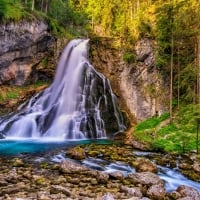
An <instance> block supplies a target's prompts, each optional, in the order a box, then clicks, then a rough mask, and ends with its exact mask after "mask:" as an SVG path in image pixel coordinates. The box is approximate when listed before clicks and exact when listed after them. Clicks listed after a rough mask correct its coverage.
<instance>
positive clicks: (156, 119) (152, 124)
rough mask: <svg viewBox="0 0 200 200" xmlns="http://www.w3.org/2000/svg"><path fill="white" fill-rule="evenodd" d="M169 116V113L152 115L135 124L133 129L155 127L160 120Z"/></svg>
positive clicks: (142, 129)
mask: <svg viewBox="0 0 200 200" xmlns="http://www.w3.org/2000/svg"><path fill="white" fill-rule="evenodd" d="M168 118H169V113H165V114H163V115H161V116H160V117H156V116H155V117H152V118H149V119H147V120H145V121H143V122H141V123H139V124H138V125H136V127H135V131H136V132H137V131H144V130H146V129H153V128H156V126H157V125H159V124H160V123H161V122H162V121H164V120H166V119H168Z"/></svg>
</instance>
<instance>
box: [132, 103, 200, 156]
mask: <svg viewBox="0 0 200 200" xmlns="http://www.w3.org/2000/svg"><path fill="white" fill-rule="evenodd" d="M168 117H169V114H168V113H166V114H164V115H162V116H161V117H159V118H156V117H153V118H150V119H147V120H145V121H143V122H141V123H139V124H138V125H137V126H136V127H135V131H134V135H135V137H136V138H137V139H138V140H141V141H144V142H148V143H150V144H151V145H152V148H153V149H154V150H155V151H164V152H178V153H185V152H188V151H193V150H195V149H196V129H197V119H198V118H200V110H199V109H198V105H194V104H190V105H187V106H185V105H184V106H183V107H181V109H180V111H179V112H177V114H176V115H175V117H174V122H173V123H171V124H169V123H166V124H165V123H164V122H165V120H166V119H168ZM162 123H164V125H162ZM199 145H200V144H199Z"/></svg>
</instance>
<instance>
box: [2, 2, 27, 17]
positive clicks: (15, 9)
mask: <svg viewBox="0 0 200 200" xmlns="http://www.w3.org/2000/svg"><path fill="white" fill-rule="evenodd" d="M28 16H29V15H28V12H26V10H25V9H24V8H23V7H22V5H21V3H20V2H19V1H10V0H1V1H0V21H3V20H4V21H8V20H14V21H19V20H20V19H22V18H24V17H28Z"/></svg>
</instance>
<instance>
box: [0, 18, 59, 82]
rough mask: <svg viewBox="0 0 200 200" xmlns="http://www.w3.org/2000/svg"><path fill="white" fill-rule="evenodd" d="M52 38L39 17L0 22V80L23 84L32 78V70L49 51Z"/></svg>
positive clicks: (46, 26)
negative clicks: (31, 19) (29, 19)
mask: <svg viewBox="0 0 200 200" xmlns="http://www.w3.org/2000/svg"><path fill="white" fill-rule="evenodd" d="M54 40H55V39H54V37H53V36H51V35H50V33H49V32H48V25H47V24H46V23H45V22H43V21H30V22H28V21H21V22H19V23H14V22H10V23H8V24H0V84H11V85H13V84H14V85H23V84H24V83H26V82H30V81H32V80H31V78H36V77H35V74H33V71H37V70H36V68H37V65H39V63H40V62H41V61H42V59H43V58H44V57H45V56H47V55H49V54H51V53H52V52H51V51H50V50H49V49H50V47H51V45H52V44H53V41H54ZM30 76H32V77H30Z"/></svg>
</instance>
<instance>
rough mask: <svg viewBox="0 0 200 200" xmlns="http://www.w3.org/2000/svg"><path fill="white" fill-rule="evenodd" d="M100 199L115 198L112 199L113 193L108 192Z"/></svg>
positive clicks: (108, 199)
mask: <svg viewBox="0 0 200 200" xmlns="http://www.w3.org/2000/svg"><path fill="white" fill-rule="evenodd" d="M100 200H115V199H114V197H113V195H112V194H111V193H109V192H108V193H106V194H105V195H104V196H103V197H101V198H100Z"/></svg>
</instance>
